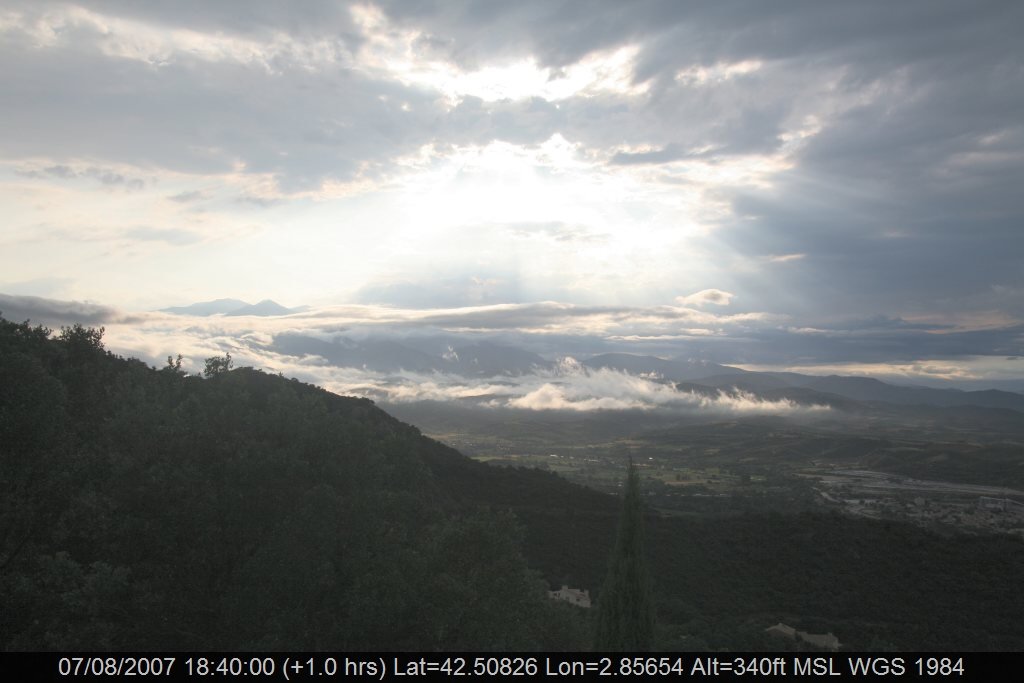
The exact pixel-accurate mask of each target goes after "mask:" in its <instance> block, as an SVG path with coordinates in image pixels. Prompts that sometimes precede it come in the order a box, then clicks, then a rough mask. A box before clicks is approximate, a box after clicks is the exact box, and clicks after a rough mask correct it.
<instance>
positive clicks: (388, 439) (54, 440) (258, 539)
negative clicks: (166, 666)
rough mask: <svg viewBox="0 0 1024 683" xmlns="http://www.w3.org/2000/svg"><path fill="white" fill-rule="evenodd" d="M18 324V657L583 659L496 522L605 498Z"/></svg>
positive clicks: (12, 555) (244, 382) (3, 352)
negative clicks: (529, 509)
mask: <svg viewBox="0 0 1024 683" xmlns="http://www.w3.org/2000/svg"><path fill="white" fill-rule="evenodd" d="M0 324H2V327H0V443H2V444H3V450H2V472H3V482H2V485H3V488H4V490H3V495H2V501H3V503H2V508H0V540H2V546H0V602H2V604H3V605H4V609H3V610H2V611H0V647H3V648H4V649H13V650H23V649H31V650H38V649H63V650H66V649H107V648H117V649H143V650H145V649H151V650H165V649H203V650H206V649H313V650H316V649H331V650H339V649H340V650H391V649H398V650H433V649H533V648H545V649H565V648H578V647H581V646H583V645H584V644H585V642H586V638H585V635H581V634H584V633H585V627H584V625H583V624H582V622H581V617H580V615H578V614H575V613H573V612H571V611H569V610H567V609H564V608H563V607H562V606H560V605H556V604H554V603H552V602H551V601H549V600H548V599H547V597H546V595H545V594H544V590H545V588H546V586H545V585H544V584H543V582H542V581H541V580H540V579H539V577H538V576H537V575H536V574H534V573H533V572H532V571H530V570H529V568H528V567H527V563H526V561H525V559H524V558H523V556H522V554H521V552H520V542H521V534H522V531H521V529H520V527H519V524H518V522H517V521H516V520H515V519H514V518H513V517H512V516H510V515H509V514H508V513H506V512H501V511H500V509H499V505H498V504H499V503H500V502H501V501H502V500H509V499H522V500H525V498H522V497H521V496H519V494H518V493H517V490H522V489H524V488H529V489H530V490H534V491H536V492H537V493H538V494H539V495H550V491H549V492H548V493H546V494H545V493H544V488H545V486H547V487H549V488H550V487H552V486H553V487H555V488H557V489H558V490H559V493H558V496H559V497H561V498H563V499H565V498H566V497H567V494H568V496H570V497H571V496H572V495H574V494H573V492H574V491H578V492H582V493H583V498H588V497H589V499H590V500H592V501H593V502H594V504H597V505H598V506H599V507H603V508H607V507H608V506H607V503H609V502H612V501H610V499H608V498H607V497H606V496H602V495H600V494H596V493H587V492H585V491H584V490H583V489H579V487H573V486H570V485H568V484H567V483H565V482H563V481H561V480H557V479H555V478H554V477H551V476H550V475H541V476H540V479H541V481H539V482H538V481H526V479H530V475H526V476H525V479H524V478H523V475H515V474H513V475H512V476H500V475H502V474H503V473H501V472H499V471H498V470H494V469H493V468H486V467H485V466H482V465H478V464H476V463H473V462H471V461H469V460H467V459H465V458H463V457H462V456H461V455H459V454H458V453H456V452H455V451H453V450H451V449H449V448H447V447H445V446H442V445H440V444H438V443H437V442H434V441H431V440H429V439H427V438H425V437H423V436H421V435H420V434H419V432H418V431H417V430H416V429H415V428H413V427H410V426H408V425H405V424H402V423H401V422H398V421H397V420H395V419H394V418H392V417H390V416H388V415H387V414H386V413H384V412H383V411H381V410H380V409H378V408H377V407H375V406H374V405H373V404H372V403H371V402H370V401H368V400H365V399H354V398H344V397H340V396H335V395H333V394H330V393H328V392H325V391H323V390H321V389H318V388H316V387H313V386H309V385H304V384H301V383H299V382H297V381H294V380H291V381H289V380H286V379H284V378H282V377H278V376H273V375H267V374H264V373H261V372H259V371H256V370H252V369H250V368H241V369H236V370H231V371H227V370H226V369H225V368H223V367H219V368H218V367H216V366H215V367H214V370H215V371H214V372H213V374H212V376H210V377H208V378H206V379H202V378H199V377H186V376H185V375H184V374H183V373H181V372H180V371H179V370H178V369H176V367H175V366H174V365H173V364H171V363H169V364H168V366H167V367H166V368H165V369H163V370H161V371H157V370H154V369H152V368H149V367H147V366H146V365H145V364H143V363H141V362H139V361H134V360H125V359H122V358H118V357H115V356H113V355H111V354H109V353H108V352H106V351H104V350H103V347H102V341H101V336H100V332H99V331H96V330H90V329H87V328H81V327H77V326H76V327H75V328H65V329H64V330H62V332H61V333H60V335H59V336H57V337H56V338H49V335H48V332H49V331H48V330H45V329H42V328H32V327H30V326H29V325H27V324H22V325H15V324H13V323H9V322H7V321H2V320H0ZM488 474H496V475H499V477H498V478H499V479H501V480H502V481H503V482H505V484H506V486H505V489H503V488H502V487H501V486H495V485H494V484H493V482H491V481H490V480H489V478H488V476H487V475H488ZM533 478H534V479H536V478H537V477H533ZM506 489H507V490H506ZM467 490H469V491H474V490H483V491H486V492H488V493H487V494H485V496H484V497H483V498H482V500H487V501H489V503H490V504H489V506H487V507H490V508H493V509H494V511H491V510H490V509H487V507H485V506H481V505H475V504H474V503H473V501H472V500H469V497H468V496H462V495H461V493H460V492H464V491H467ZM522 500H520V502H522Z"/></svg>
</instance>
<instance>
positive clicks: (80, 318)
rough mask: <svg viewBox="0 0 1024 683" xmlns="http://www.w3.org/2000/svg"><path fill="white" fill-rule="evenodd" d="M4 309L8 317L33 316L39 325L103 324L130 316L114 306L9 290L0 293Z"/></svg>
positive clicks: (0, 306)
mask: <svg viewBox="0 0 1024 683" xmlns="http://www.w3.org/2000/svg"><path fill="white" fill-rule="evenodd" d="M0 312H2V313H3V316H4V317H5V318H7V319H8V320H15V321H18V322H21V321H24V320H30V321H31V322H32V323H33V324H36V325H39V324H42V325H65V324H66V325H71V324H74V323H80V324H82V325H103V324H109V323H112V322H116V321H124V320H126V316H124V315H122V314H121V313H120V312H119V311H117V310H116V309H114V308H111V307H110V306H103V305H101V304H95V303H89V302H83V301H58V300H55V299H44V298H42V297H38V296H12V295H9V294H0Z"/></svg>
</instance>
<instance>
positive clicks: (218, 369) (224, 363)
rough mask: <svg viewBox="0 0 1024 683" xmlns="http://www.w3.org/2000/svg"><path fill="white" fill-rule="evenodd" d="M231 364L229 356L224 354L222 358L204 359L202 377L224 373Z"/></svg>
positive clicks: (211, 357)
mask: <svg viewBox="0 0 1024 683" xmlns="http://www.w3.org/2000/svg"><path fill="white" fill-rule="evenodd" d="M232 365H233V362H232V360H231V354H230V353H228V354H225V355H224V356H223V357H222V356H210V357H209V358H207V359H206V367H205V368H204V369H203V376H204V377H213V376H214V375H219V374H221V373H225V372H227V371H228V370H230V369H231V366H232Z"/></svg>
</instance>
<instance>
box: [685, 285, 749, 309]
mask: <svg viewBox="0 0 1024 683" xmlns="http://www.w3.org/2000/svg"><path fill="white" fill-rule="evenodd" d="M734 296H736V295H735V294H732V293H731V292H723V291H722V290H720V289H702V290H701V291H699V292H697V293H695V294H690V295H688V296H678V297H676V302H678V303H679V304H681V305H683V306H698V307H700V306H705V305H708V304H713V305H715V306H728V305H729V304H730V302H732V299H733V297H734Z"/></svg>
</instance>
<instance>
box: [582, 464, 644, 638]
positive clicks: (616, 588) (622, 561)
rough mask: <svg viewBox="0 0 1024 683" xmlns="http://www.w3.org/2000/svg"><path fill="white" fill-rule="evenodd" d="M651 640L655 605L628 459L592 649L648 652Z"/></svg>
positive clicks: (637, 480)
mask: <svg viewBox="0 0 1024 683" xmlns="http://www.w3.org/2000/svg"><path fill="white" fill-rule="evenodd" d="M653 638H654V605H653V601H652V599H651V583H650V577H649V575H648V573H647V562H646V557H645V555H644V514H643V501H642V500H641V498H640V475H639V474H638V473H637V470H636V467H635V466H634V465H633V460H632V458H631V459H630V461H629V472H628V474H627V476H626V495H625V498H624V499H623V501H622V516H621V517H620V518H619V528H618V532H617V533H616V538H615V549H614V551H613V552H612V558H611V562H610V563H609V565H608V576H607V578H606V579H605V582H604V587H603V588H602V590H601V594H600V597H599V600H598V604H597V629H596V634H595V640H594V649H595V650H598V651H610V652H625V651H629V652H636V651H646V650H649V649H650V648H651V643H652V641H653Z"/></svg>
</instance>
